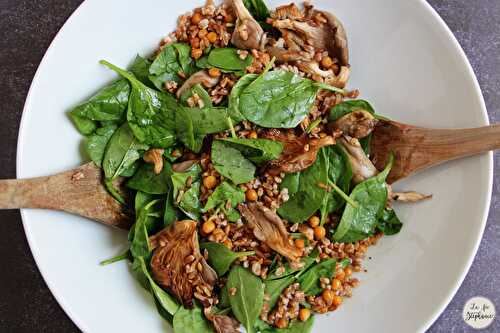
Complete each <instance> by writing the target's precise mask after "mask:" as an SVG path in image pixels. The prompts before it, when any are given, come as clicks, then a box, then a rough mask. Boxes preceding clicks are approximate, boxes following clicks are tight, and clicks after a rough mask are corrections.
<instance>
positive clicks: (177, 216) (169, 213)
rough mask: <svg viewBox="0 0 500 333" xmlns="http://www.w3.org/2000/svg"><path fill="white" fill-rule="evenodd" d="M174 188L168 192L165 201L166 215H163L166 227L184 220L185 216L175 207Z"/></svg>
mask: <svg viewBox="0 0 500 333" xmlns="http://www.w3.org/2000/svg"><path fill="white" fill-rule="evenodd" d="M173 192H174V191H173V188H172V187H170V188H169V189H168V191H167V198H166V199H165V213H164V215H163V225H164V226H165V227H167V226H169V225H171V224H172V223H174V222H175V221H180V220H182V219H183V217H184V214H183V213H182V212H181V211H180V210H179V209H177V207H175V206H174V196H173Z"/></svg>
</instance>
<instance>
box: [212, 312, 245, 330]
mask: <svg viewBox="0 0 500 333" xmlns="http://www.w3.org/2000/svg"><path fill="white" fill-rule="evenodd" d="M212 323H213V324H214V328H215V331H216V332H217V333H240V323H239V322H238V321H237V320H236V319H234V318H233V317H229V316H220V315H214V316H213V318H212Z"/></svg>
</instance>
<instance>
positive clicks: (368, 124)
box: [330, 109, 378, 139]
mask: <svg viewBox="0 0 500 333" xmlns="http://www.w3.org/2000/svg"><path fill="white" fill-rule="evenodd" d="M377 122H378V120H377V119H376V118H375V117H374V116H373V115H372V114H371V113H370V112H368V111H365V110H362V109H358V110H355V111H353V112H351V113H348V114H346V115H345V116H343V117H340V118H339V119H337V120H336V121H335V122H333V123H332V124H330V127H331V128H333V129H334V130H341V131H342V132H343V133H344V134H346V135H348V136H351V137H353V138H356V139H362V138H364V137H366V136H368V135H369V134H370V133H371V132H372V131H373V129H374V128H375V125H377Z"/></svg>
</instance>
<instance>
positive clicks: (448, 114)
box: [17, 0, 492, 333]
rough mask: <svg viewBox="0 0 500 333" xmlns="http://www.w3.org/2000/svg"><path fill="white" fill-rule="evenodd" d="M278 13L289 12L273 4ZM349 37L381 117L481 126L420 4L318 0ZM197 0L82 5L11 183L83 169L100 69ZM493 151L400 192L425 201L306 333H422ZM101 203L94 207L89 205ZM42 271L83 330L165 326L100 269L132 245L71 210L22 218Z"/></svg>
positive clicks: (456, 272) (445, 34)
mask: <svg viewBox="0 0 500 333" xmlns="http://www.w3.org/2000/svg"><path fill="white" fill-rule="evenodd" d="M267 2H268V4H270V5H272V6H275V5H278V4H280V3H281V4H283V3H286V1H284V0H282V1H267ZM315 4H316V6H317V7H319V8H322V9H327V10H331V11H332V12H334V13H335V14H336V15H337V16H338V17H339V18H340V19H341V20H342V21H343V22H344V25H345V27H346V29H347V32H348V37H349V43H350V51H351V64H352V69H353V71H352V73H353V75H352V79H351V81H350V87H357V88H360V89H361V92H362V95H361V97H362V98H365V99H368V100H370V101H371V102H372V103H373V105H374V106H375V108H376V110H377V112H378V113H380V114H383V115H385V116H388V117H391V118H394V119H397V120H399V121H402V122H405V123H409V124H416V125H420V126H427V127H449V128H451V127H472V126H479V125H485V124H487V123H488V119H487V114H486V109H485V106H484V102H483V98H482V96H481V92H480V90H479V86H478V84H477V81H476V78H475V76H474V74H473V72H472V69H471V67H470V65H469V63H468V61H467V59H466V57H465V55H464V53H463V51H462V50H461V48H460V46H459V45H458V43H457V41H456V40H455V38H454V37H453V35H452V34H451V32H450V31H449V29H448V28H447V27H446V25H445V24H444V23H443V21H442V20H441V19H440V18H439V16H438V15H437V14H436V13H435V12H434V10H433V9H432V8H431V7H430V6H429V5H428V4H427V3H426V2H424V1H393V0H379V1H363V0H336V1H328V0H322V1H319V0H318V1H315ZM199 5H202V0H183V1H166V0H161V1H160V0H141V1H133V0H107V1H99V0H87V1H85V2H84V3H83V4H82V5H81V6H80V7H79V8H78V10H77V11H76V12H75V13H74V14H73V15H72V16H71V18H70V19H69V20H68V21H67V23H66V24H65V25H64V27H63V28H62V29H61V31H60V32H59V34H58V35H57V37H56V38H55V39H54V42H53V43H52V45H51V46H50V48H49V50H48V51H47V53H46V55H45V57H44V59H43V61H42V63H41V64H40V67H39V69H38V71H37V74H36V76H35V78H34V80H33V83H32V86H31V89H30V92H29V95H28V98H27V100H26V105H25V110H24V114H23V120H22V123H21V130H20V135H19V146H18V163H17V170H18V177H19V178H25V177H33V176H40V175H46V174H50V173H55V172H59V171H62V170H66V169H70V168H72V167H75V166H77V165H79V164H80V163H81V162H82V160H81V155H80V154H79V146H80V142H81V137H80V135H79V134H78V133H77V131H76V130H75V129H74V127H73V125H72V124H71V122H70V121H69V119H68V118H67V116H66V111H68V110H69V109H70V108H71V107H72V106H74V105H75V104H76V103H78V102H80V101H82V100H84V99H85V98H87V97H88V96H89V95H91V94H92V93H93V92H95V91H96V90H97V89H98V88H99V87H101V86H102V85H103V84H104V83H106V82H109V81H110V80H112V79H113V78H114V77H115V76H114V74H113V73H112V72H111V71H109V70H108V69H106V68H104V67H103V66H101V65H99V64H98V61H99V60H100V59H107V60H109V61H111V62H113V63H115V64H117V65H120V66H126V65H127V64H128V63H129V62H130V61H131V60H132V59H133V58H134V56H135V55H136V54H137V53H140V54H143V55H146V54H148V53H149V52H151V51H152V50H153V49H154V48H155V46H156V45H157V43H158V41H159V40H160V39H161V38H162V37H163V36H165V35H166V34H167V33H168V32H170V31H171V30H173V28H174V27H175V24H176V18H177V16H178V15H180V14H183V13H185V12H186V11H189V10H190V9H192V8H194V7H196V6H199ZM491 186H492V154H484V155H481V156H477V157H472V158H468V159H464V160H461V161H457V162H453V163H449V164H446V165H443V166H441V167H437V168H434V169H432V170H430V171H427V172H423V173H421V174H419V175H417V176H414V177H412V178H411V179H409V180H407V181H404V182H401V183H398V184H397V186H396V187H397V188H398V189H411V190H417V191H421V192H425V193H433V194H434V198H433V199H432V200H431V201H427V202H425V203H421V204H417V205H408V206H404V207H403V206H401V207H397V208H396V209H397V211H398V212H399V214H400V217H401V218H402V220H403V221H404V223H405V225H404V228H403V230H402V232H401V233H400V234H398V235H396V236H391V237H385V238H383V239H382V240H381V241H380V243H379V244H378V245H377V246H375V247H373V248H371V249H370V251H369V253H368V255H369V256H371V257H372V259H371V260H367V262H366V267H367V270H368V272H367V273H361V274H358V275H357V277H358V278H359V279H360V280H361V286H360V287H359V288H356V289H355V290H354V295H353V297H352V299H348V300H346V301H345V304H344V305H343V306H342V307H341V308H340V310H339V311H336V312H333V313H330V314H329V315H326V316H318V318H317V319H318V320H317V321H316V324H315V327H314V332H331V331H332V329H335V331H336V332H351V333H355V332H367V331H373V330H374V328H375V331H378V332H386V333H389V332H398V333H399V332H417V331H423V330H425V329H427V328H428V327H429V326H430V325H431V324H432V322H433V321H434V320H435V319H436V318H437V317H438V315H439V314H440V313H441V312H442V310H443V309H444V308H445V306H446V304H447V303H448V302H449V301H450V299H451V298H452V296H453V295H454V294H455V292H456V290H457V289H458V287H459V286H460V283H461V282H462V280H463V278H464V276H465V274H466V272H467V270H468V269H469V266H470V264H471V262H472V259H473V257H474V255H475V253H476V250H477V248H478V245H479V242H480V239H481V235H482V232H483V229H484V225H485V222H486V217H487V213H488V207H489V201H490V194H491ZM96 204H98V203H96ZM22 216H23V221H24V227H25V230H26V235H27V237H28V241H29V244H30V247H31V250H32V252H33V256H34V257H35V260H36V262H37V265H38V267H39V268H40V271H41V273H42V275H43V277H44V279H45V281H46V282H47V284H48V286H49V288H50V290H51V291H52V293H53V294H54V296H55V297H56V299H57V300H58V301H59V303H60V304H61V306H62V307H63V308H64V310H65V311H66V313H67V314H68V315H69V316H70V317H71V319H72V320H73V321H74V322H75V323H76V325H78V327H79V328H80V329H82V330H83V331H85V332H137V331H141V332H161V331H164V330H165V328H166V327H168V325H167V324H166V323H165V322H164V321H163V320H162V319H161V318H160V316H159V315H158V314H157V313H156V309H155V307H154V305H153V302H152V300H151V298H150V297H149V296H148V295H147V294H146V293H145V292H144V291H142V289H141V288H140V287H139V286H138V284H137V283H136V282H135V281H134V279H133V278H132V276H131V275H130V274H129V271H128V268H127V264H126V263H125V262H120V263H117V264H114V265H111V266H106V267H101V266H99V265H98V263H99V261H100V260H102V259H105V258H107V257H110V256H113V255H115V254H117V253H118V252H120V251H121V250H122V249H124V248H125V247H126V235H125V233H123V232H120V231H116V230H112V229H110V228H107V227H104V226H101V225H99V224H97V223H92V222H90V221H88V220H85V219H83V218H79V217H76V216H71V215H68V214H65V213H59V212H52V211H42V210H23V211H22Z"/></svg>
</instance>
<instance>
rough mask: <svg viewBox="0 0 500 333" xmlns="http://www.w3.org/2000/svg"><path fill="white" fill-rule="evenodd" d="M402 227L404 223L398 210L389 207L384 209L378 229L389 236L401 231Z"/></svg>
mask: <svg viewBox="0 0 500 333" xmlns="http://www.w3.org/2000/svg"><path fill="white" fill-rule="evenodd" d="M402 227H403V223H401V220H400V219H399V218H398V216H397V215H396V212H395V211H394V210H393V209H389V208H386V209H384V211H383V212H382V214H381V216H380V218H379V219H378V222H377V229H378V230H380V231H382V232H383V233H384V235H388V236H390V235H395V234H397V233H399V232H400V231H401V228H402Z"/></svg>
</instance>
